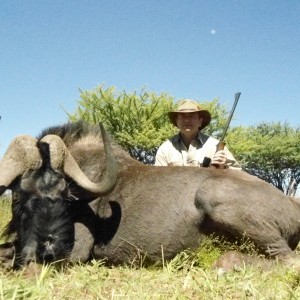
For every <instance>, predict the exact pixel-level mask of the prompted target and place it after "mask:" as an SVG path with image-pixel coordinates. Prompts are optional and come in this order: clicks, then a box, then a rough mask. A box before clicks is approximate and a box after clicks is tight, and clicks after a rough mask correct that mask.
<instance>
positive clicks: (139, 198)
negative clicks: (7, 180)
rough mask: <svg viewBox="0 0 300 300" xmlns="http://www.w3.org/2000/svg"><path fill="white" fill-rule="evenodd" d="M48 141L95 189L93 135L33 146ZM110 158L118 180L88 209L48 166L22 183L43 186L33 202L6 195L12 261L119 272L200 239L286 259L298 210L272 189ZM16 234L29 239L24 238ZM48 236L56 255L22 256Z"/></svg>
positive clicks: (28, 196) (70, 132)
mask: <svg viewBox="0 0 300 300" xmlns="http://www.w3.org/2000/svg"><path fill="white" fill-rule="evenodd" d="M47 134H58V135H59V136H61V137H62V138H63V140H64V141H65V143H66V145H67V146H68V147H69V149H70V150H71V152H72V155H73V156H74V158H75V159H76V161H77V162H78V163H79V165H80V166H81V168H82V170H83V171H84V172H85V174H86V175H87V176H88V177H89V178H90V179H91V180H93V181H95V182H97V181H99V180H100V179H101V176H102V174H103V172H104V170H103V167H104V160H105V157H104V154H103V145H102V143H101V135H100V133H99V130H98V128H97V127H93V126H90V125H87V124H85V123H82V122H78V123H75V124H67V125H65V126H62V127H53V128H50V129H47V130H45V131H44V132H42V134H41V135H40V137H39V138H41V137H43V136H44V135H47ZM93 136H94V137H96V139H95V138H94V137H93ZM86 137H88V138H86ZM113 152H114V154H115V156H116V157H117V160H118V163H119V168H120V169H119V179H118V183H117V185H116V186H115V188H114V189H113V191H112V192H110V193H109V194H107V195H106V196H105V197H101V198H97V199H93V198H92V196H91V195H89V194H88V193H86V192H85V191H83V190H81V189H79V188H78V187H77V186H76V185H75V184H74V183H73V182H72V181H71V180H69V178H66V177H64V176H63V175H62V174H52V173H51V165H49V163H48V164H46V166H47V167H46V168H45V169H43V170H40V171H38V172H40V173H38V174H31V175H30V176H29V181H30V184H29V186H31V185H32V186H34V187H35V188H36V187H37V186H39V182H40V180H42V182H43V183H42V184H41V188H40V186H39V188H38V190H41V189H42V190H45V192H44V193H41V197H39V198H38V199H35V197H36V196H35V193H36V190H33V191H31V192H29V193H25V191H24V190H22V186H24V183H23V182H19V183H17V184H16V185H15V186H14V187H13V190H15V191H16V192H15V193H14V199H13V203H14V214H13V219H12V221H11V222H10V225H9V228H10V233H11V232H13V231H16V232H17V243H20V244H21V246H20V248H19V250H17V251H19V252H21V254H22V255H21V256H22V257H23V259H24V257H25V258H26V260H28V259H31V258H32V257H33V255H36V256H37V257H38V259H39V260H48V261H51V260H55V259H58V258H61V257H66V258H68V259H69V260H72V261H78V260H80V261H87V260H88V259H90V258H91V257H94V258H97V259H106V260H107V262H108V263H110V264H119V263H132V262H134V261H140V260H141V259H144V258H145V257H147V259H149V260H150V261H153V262H157V261H161V259H163V258H164V259H170V258H172V257H174V256H175V255H176V254H177V253H179V252H180V251H182V250H184V249H187V248H191V249H193V248H196V247H198V245H199V244H200V243H201V239H202V237H203V236H204V235H208V234H211V233H214V234H217V235H220V236H223V237H226V238H228V239H230V240H235V239H244V238H248V239H249V240H251V241H253V242H254V243H255V245H256V246H257V247H258V249H260V250H261V251H262V252H263V253H265V254H268V255H270V256H271V257H278V258H280V259H285V258H287V257H295V255H294V254H293V251H292V250H294V249H295V247H296V246H297V244H298V242H299V234H300V222H299V219H300V210H299V204H298V203H297V201H295V199H293V198H289V197H286V196H284V195H283V194H282V193H281V192H280V191H279V190H277V189H276V188H275V187H272V186H271V185H269V184H268V183H266V182H264V181H262V180H259V179H258V178H256V177H253V176H250V175H248V174H246V173H244V172H241V171H234V170H218V169H210V168H208V169H207V168H192V167H189V168H187V167H155V166H146V165H143V164H141V163H139V162H137V161H135V160H133V159H132V158H130V156H129V155H128V154H127V153H126V152H125V151H124V150H123V149H122V148H120V147H119V146H117V145H116V144H113ZM45 153H46V152H45ZM46 156H47V155H46V154H44V155H43V157H45V161H47V159H46ZM49 174H50V175H49ZM43 178H44V179H43ZM56 181H57V182H60V181H61V182H64V183H65V189H61V190H58V188H57V183H56V184H54V183H55V182H56ZM52 183H53V184H52ZM25 186H27V185H26V184H25ZM62 186H63V185H61V187H62ZM54 194H55V195H56V198H55V199H52V196H53V195H54ZM16 195H17V196H18V197H16ZM49 195H50V196H49ZM74 199H76V200H74ZM28 207H30V209H29V210H28ZM28 216H30V217H31V218H30V220H29V221H28V222H29V223H30V224H31V225H30V226H27V225H26V226H25V225H24V223H23V221H22V220H23V218H25V220H26V218H27V217H28ZM45 220H46V221H45ZM24 228H29V229H26V230H25V232H23V231H24ZM73 228H75V239H74V237H73V230H74V229H73ZM51 230H53V232H55V233H57V235H56V236H57V240H56V242H55V243H56V244H57V245H60V246H58V248H57V251H56V248H54V247H53V245H52V248H51V249H52V250H53V251H52V254H49V255H48V256H46V257H45V253H46V251H45V250H43V251H40V252H39V251H37V249H35V250H36V251H35V253H32V252H31V253H30V255H28V253H26V251H25V254H26V255H24V246H22V245H27V243H32V240H33V241H34V242H36V243H37V244H38V245H43V243H44V244H45V242H44V241H45V240H46V241H48V240H47V238H48V239H49V236H51V235H52V231H51ZM48 244H49V243H48ZM48 244H47V245H48ZM70 248H72V249H70ZM31 249H34V247H33V248H32V247H31ZM61 249H65V250H61ZM70 250H72V251H71V253H70V254H69V252H70ZM31 251H33V250H31ZM48 252H49V251H48ZM50 252H51V251H50ZM19 254H20V253H19ZM51 255H52V256H51ZM46 258H47V259H46Z"/></svg>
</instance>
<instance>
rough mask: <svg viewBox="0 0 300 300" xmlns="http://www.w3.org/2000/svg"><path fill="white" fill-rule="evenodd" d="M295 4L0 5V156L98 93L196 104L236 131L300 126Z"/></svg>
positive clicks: (159, 0) (299, 32)
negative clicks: (223, 113) (149, 94)
mask: <svg viewBox="0 0 300 300" xmlns="http://www.w3.org/2000/svg"><path fill="white" fill-rule="evenodd" d="M299 16H300V1H298V0H294V1H293V0H282V1H277V0H251V1H250V0H247V1H246V0H244V1H242V0H240V1H237V0H226V1H224V0H219V1H218V0H215V1H214V0H210V1H208V0H207V1H202V0H181V1H179V0H144V1H142V0H119V1H116V0H98V1H96V0H94V1H78V0H72V1H71V0H61V1H58V0H51V1H50V0H42V1H38V0H35V1H32V0H26V1H24V0H1V2H0V45H1V46H0V115H1V116H2V119H1V121H0V156H2V155H3V153H4V151H5V149H6V148H7V146H8V144H9V142H10V141H11V140H12V139H13V138H14V137H15V136H16V135H19V134H24V133H25V134H30V135H33V136H35V135H37V134H38V133H39V132H40V131H41V130H42V129H43V128H45V127H47V126H51V125H57V124H62V123H64V122H65V121H66V120H67V116H66V113H65V112H64V110H63V109H62V107H64V108H65V109H66V110H67V111H70V112H73V111H74V110H75V108H76V106H77V101H78V100H79V88H81V89H83V90H90V89H93V88H94V87H96V86H97V85H99V84H101V83H105V86H107V87H109V86H115V87H116V88H117V90H119V91H122V90H126V91H127V92H132V91H134V90H136V91H140V90H141V89H142V88H146V89H147V90H150V91H154V92H157V93H160V92H167V93H169V94H170V95H172V96H174V97H175V98H176V99H179V98H184V97H186V98H192V99H195V100H198V101H205V100H208V101H210V100H213V99H214V98H219V100H220V102H221V103H222V104H225V105H227V106H228V108H229V109H230V108H231V106H232V104H233V99H234V94H235V92H237V91H240V92H241V93H242V95H241V98H240V101H239V104H238V107H237V108H236V111H235V116H234V118H235V121H234V123H233V125H256V124H258V123H261V122H277V121H280V122H288V123H289V124H290V125H291V126H295V127H298V126H299V125H300V121H299V115H300V109H299V107H300V99H299V98H300V97H299V91H300V80H299V78H300V60H299V56H300V17H299Z"/></svg>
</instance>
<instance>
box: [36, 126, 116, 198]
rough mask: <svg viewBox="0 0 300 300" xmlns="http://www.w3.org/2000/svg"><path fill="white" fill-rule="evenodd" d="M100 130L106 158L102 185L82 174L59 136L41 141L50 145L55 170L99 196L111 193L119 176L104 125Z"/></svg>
mask: <svg viewBox="0 0 300 300" xmlns="http://www.w3.org/2000/svg"><path fill="white" fill-rule="evenodd" d="M100 128H101V134H102V139H103V143H104V151H105V157H106V159H105V161H106V168H105V173H104V176H103V180H102V181H101V182H100V183H94V182H92V181H91V180H90V179H89V178H88V177H87V176H86V175H85V174H84V173H83V172H82V170H81V169H80V167H79V166H78V164H77V162H76V161H75V159H74V158H73V156H72V154H71V153H70V151H69V150H68V148H67V147H66V145H65V143H64V142H63V140H62V139H61V138H60V137H59V136H57V135H47V136H45V137H43V138H42V140H41V141H42V142H45V143H48V144H49V148H50V157H51V166H52V167H53V169H57V170H63V172H64V173H65V174H66V175H68V176H69V177H71V178H72V179H73V180H74V181H75V182H76V183H77V184H78V185H79V186H80V187H82V188H83V189H85V190H87V191H89V192H91V193H93V194H96V195H99V196H100V195H102V194H105V193H107V192H109V191H110V190H111V189H112V188H113V187H114V186H115V184H116V182H117V175H118V168H117V162H116V160H115V158H114V156H113V152H112V148H111V145H110V143H109V141H108V137H107V134H106V132H105V130H104V128H103V126H102V124H100Z"/></svg>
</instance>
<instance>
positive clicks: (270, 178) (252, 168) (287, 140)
mask: <svg viewBox="0 0 300 300" xmlns="http://www.w3.org/2000/svg"><path fill="white" fill-rule="evenodd" d="M228 140H229V143H230V145H231V149H232V150H233V151H234V152H235V153H237V159H238V160H239V161H240V162H241V163H242V165H243V168H244V169H245V170H246V171H247V172H249V173H250V174H252V175H255V176H257V177H259V178H261V179H263V180H265V181H267V182H269V183H271V184H272V185H274V186H275V187H277V188H278V189H280V190H281V191H285V192H287V189H288V185H289V183H290V182H291V180H293V179H295V181H296V184H297V183H299V182H300V164H299V162H300V129H299V128H298V129H294V128H292V127H290V126H289V125H288V124H287V123H284V124H281V123H271V124H267V123H261V124H259V125H258V126H251V127H238V128H234V129H233V130H232V131H231V133H230V135H229V136H228ZM234 141H235V142H234Z"/></svg>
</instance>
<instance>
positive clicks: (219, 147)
mask: <svg viewBox="0 0 300 300" xmlns="http://www.w3.org/2000/svg"><path fill="white" fill-rule="evenodd" d="M240 96H241V93H240V92H237V93H235V95H234V103H233V106H232V109H231V112H230V114H229V117H228V120H227V123H226V125H225V127H224V130H223V134H222V136H221V137H220V139H219V143H218V145H217V149H216V152H217V151H220V150H223V149H224V147H225V145H226V143H225V142H224V139H225V136H226V133H227V131H228V128H229V125H230V122H231V119H232V116H233V113H234V110H235V108H236V105H237V103H238V101H239V99H240ZM210 163H211V158H210V157H204V159H203V162H202V167H204V168H207V167H209V166H210ZM215 167H216V168H218V166H217V165H215Z"/></svg>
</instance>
